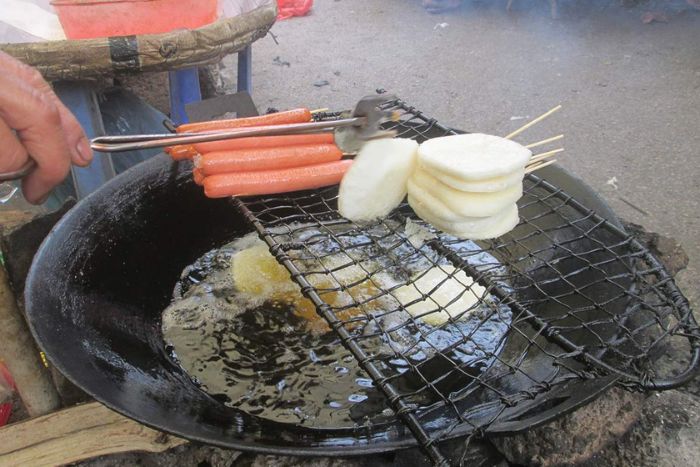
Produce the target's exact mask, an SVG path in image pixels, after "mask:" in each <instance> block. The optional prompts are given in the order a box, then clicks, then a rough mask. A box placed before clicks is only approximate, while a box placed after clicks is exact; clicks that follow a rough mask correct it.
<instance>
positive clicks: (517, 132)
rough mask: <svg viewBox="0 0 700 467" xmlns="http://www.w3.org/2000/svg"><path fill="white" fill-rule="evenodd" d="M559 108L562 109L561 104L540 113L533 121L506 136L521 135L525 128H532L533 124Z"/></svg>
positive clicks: (509, 137) (508, 137)
mask: <svg viewBox="0 0 700 467" xmlns="http://www.w3.org/2000/svg"><path fill="white" fill-rule="evenodd" d="M559 109H561V105H558V106H556V107H554V108H553V109H552V110H550V111H548V112H545V113H544V114H542V115H540V116H539V117H537V118H536V119H534V120H532V121H531V122H529V123H526V124H525V125H523V126H521V127H520V128H518V129H517V130H515V131H514V132H512V133H511V134H509V135H508V136H506V139H512V138H514V137H516V136H518V135H519V134H520V133H522V132H523V131H525V130H527V129H528V128H530V127H531V126H533V125H535V124H537V123H539V122H541V121H542V120H544V119H545V118H547V117H549V116H550V115H552V114H553V113H554V112H556V111H557V110H559Z"/></svg>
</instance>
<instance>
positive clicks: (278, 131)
mask: <svg viewBox="0 0 700 467" xmlns="http://www.w3.org/2000/svg"><path fill="white" fill-rule="evenodd" d="M366 123H367V118H366V117H352V118H346V119H343V120H331V121H327V122H309V123H290V124H286V125H269V126H264V127H251V128H240V129H236V130H228V131H217V132H208V133H181V134H164V135H132V136H100V137H98V138H95V139H93V140H92V141H91V143H90V147H91V148H92V149H93V150H95V151H98V152H124V151H136V150H140V149H151V148H162V147H166V146H175V145H180V144H194V143H206V142H209V141H220V140H224V139H235V138H247V137H251V136H278V135H289V134H298V133H308V132H313V131H318V130H324V129H328V128H339V127H349V126H362V125H365V124H366Z"/></svg>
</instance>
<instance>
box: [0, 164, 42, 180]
mask: <svg viewBox="0 0 700 467" xmlns="http://www.w3.org/2000/svg"><path fill="white" fill-rule="evenodd" d="M34 167H36V162H34V159H29V160H28V161H27V163H26V164H24V165H23V166H22V167H21V168H19V169H17V170H13V171H12V172H5V173H0V182H10V181H12V180H19V179H20V178H24V177H25V176H26V175H29V172H31V171H32V170H34Z"/></svg>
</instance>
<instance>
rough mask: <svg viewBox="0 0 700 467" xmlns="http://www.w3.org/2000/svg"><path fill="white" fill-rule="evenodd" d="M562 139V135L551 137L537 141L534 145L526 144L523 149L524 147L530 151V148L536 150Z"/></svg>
mask: <svg viewBox="0 0 700 467" xmlns="http://www.w3.org/2000/svg"><path fill="white" fill-rule="evenodd" d="M563 137H564V135H557V136H553V137H551V138H547V139H543V140H542V141H538V142H536V143H532V144H528V145H527V146H525V147H526V148H527V149H532V148H536V147H538V146H544V145H545V144H548V143H553V142H554V141H559V140H560V139H562V138H563Z"/></svg>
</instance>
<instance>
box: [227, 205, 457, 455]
mask: <svg viewBox="0 0 700 467" xmlns="http://www.w3.org/2000/svg"><path fill="white" fill-rule="evenodd" d="M232 202H233V204H234V205H235V206H236V207H237V208H238V209H239V210H240V211H241V213H242V214H243V215H244V216H245V218H246V219H247V220H248V222H250V223H251V224H252V225H253V226H254V227H255V230H256V231H257V232H258V235H259V236H260V237H261V238H262V239H263V240H264V241H265V243H267V245H268V246H269V247H270V250H271V252H272V254H273V255H274V256H275V258H276V259H277V261H278V262H279V263H280V264H282V265H283V266H284V267H285V268H287V270H288V271H289V273H290V275H291V277H292V279H294V281H296V283H297V284H299V286H300V287H301V291H302V293H303V294H304V295H305V296H306V297H308V298H309V300H311V301H312V302H313V304H314V305H315V307H316V312H317V313H318V314H319V315H320V316H321V317H322V318H323V319H325V320H326V322H328V325H329V326H330V327H331V329H332V330H333V331H334V332H335V333H336V334H337V335H338V337H339V338H340V340H341V342H342V343H343V346H345V348H346V349H348V350H349V351H350V353H352V355H353V357H354V358H355V359H356V360H357V362H358V364H359V365H360V367H361V368H362V369H363V370H365V371H366V372H367V374H368V375H369V376H370V377H371V378H372V380H373V381H374V382H375V384H377V386H378V387H379V389H380V390H381V391H382V393H384V396H385V397H386V398H387V401H388V402H389V404H390V405H391V408H392V409H393V410H394V413H396V415H397V416H398V417H399V418H401V420H402V421H403V422H404V423H405V425H406V427H407V428H408V429H409V430H410V431H411V433H412V434H413V436H414V437H415V438H416V440H417V441H418V443H419V445H420V446H421V449H422V450H423V451H424V453H425V454H426V455H427V456H428V458H429V459H430V460H431V462H432V463H433V465H436V466H439V467H448V466H449V465H450V464H449V462H448V460H447V459H446V458H445V457H444V456H443V454H442V453H441V452H440V449H439V448H438V447H437V446H436V445H435V444H434V443H433V441H432V440H431V438H430V436H429V435H428V434H427V433H426V432H425V430H424V429H423V427H422V426H421V423H420V421H419V420H418V417H417V416H416V415H415V410H416V409H415V408H412V407H410V406H409V405H408V404H406V403H405V402H404V401H403V400H402V398H401V395H400V393H399V392H398V391H397V390H396V389H395V388H394V387H393V385H392V384H391V383H388V382H387V381H386V377H385V376H384V374H383V373H382V371H381V370H380V369H379V368H377V367H376V366H375V365H374V364H373V363H372V362H370V359H369V357H368V356H367V355H366V354H365V352H364V351H363V350H362V348H361V347H360V346H359V345H358V344H357V342H355V341H354V340H353V339H352V336H350V334H349V333H348V331H347V330H346V329H345V328H344V327H343V326H342V325H343V322H342V321H340V320H339V319H338V318H337V317H336V316H335V315H334V314H333V312H332V311H331V308H330V306H329V305H328V304H327V303H326V302H325V301H324V300H323V299H322V298H321V297H320V296H319V295H318V293H317V292H316V289H315V288H314V287H313V286H312V285H311V284H310V283H309V282H308V281H307V280H306V279H305V278H304V277H303V276H302V274H301V271H299V269H298V268H297V267H296V266H295V265H294V263H292V261H291V260H290V259H289V257H287V255H286V254H285V253H284V251H283V250H282V248H280V244H279V243H277V241H275V240H274V239H273V238H272V237H271V236H270V235H269V234H268V232H267V230H266V229H265V227H264V226H263V225H262V223H261V222H260V221H259V220H258V219H257V218H256V217H255V214H253V213H252V212H251V211H250V209H248V207H247V206H246V204H245V203H244V202H243V201H241V200H240V199H239V198H232Z"/></svg>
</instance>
